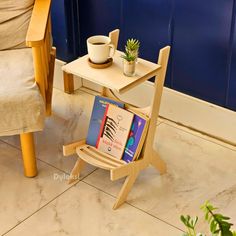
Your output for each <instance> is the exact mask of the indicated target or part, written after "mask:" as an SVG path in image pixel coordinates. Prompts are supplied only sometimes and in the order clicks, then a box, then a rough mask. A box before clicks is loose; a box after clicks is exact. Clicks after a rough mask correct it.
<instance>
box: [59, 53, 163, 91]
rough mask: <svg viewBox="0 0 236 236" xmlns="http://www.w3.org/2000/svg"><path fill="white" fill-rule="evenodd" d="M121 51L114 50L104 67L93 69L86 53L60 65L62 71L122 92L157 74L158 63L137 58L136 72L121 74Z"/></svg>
mask: <svg viewBox="0 0 236 236" xmlns="http://www.w3.org/2000/svg"><path fill="white" fill-rule="evenodd" d="M121 54H122V52H120V51H118V50H117V51H116V53H115V55H114V57H113V64H112V65H111V66H110V67H108V68H104V69H94V68H92V67H90V66H89V64H88V55H85V56H83V57H80V58H79V59H77V60H74V61H72V62H70V63H68V64H66V65H65V66H63V67H62V69H63V71H65V72H67V73H70V74H73V75H76V76H79V77H81V78H83V79H86V80H89V81H91V82H94V83H96V84H99V85H101V86H104V87H106V88H108V89H111V90H114V91H117V92H118V93H120V94H122V93H124V92H126V91H128V90H130V89H131V88H133V87H135V86H137V85H139V84H141V83H142V82H144V81H146V80H148V79H150V78H152V77H153V76H155V75H157V72H158V70H159V69H160V68H161V66H160V65H158V64H155V63H152V62H149V61H146V60H144V59H141V58H138V63H137V65H136V73H135V76H133V77H128V76H125V75H124V74H123V65H122V63H123V61H122V60H123V59H122V58H121V57H120V56H121Z"/></svg>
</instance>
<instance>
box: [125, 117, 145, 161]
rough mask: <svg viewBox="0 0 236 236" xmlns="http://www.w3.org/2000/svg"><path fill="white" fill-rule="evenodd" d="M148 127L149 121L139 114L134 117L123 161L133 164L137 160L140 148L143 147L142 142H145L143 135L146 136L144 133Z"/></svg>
mask: <svg viewBox="0 0 236 236" xmlns="http://www.w3.org/2000/svg"><path fill="white" fill-rule="evenodd" d="M146 125H147V120H145V119H144V118H142V117H140V116H139V115H137V114H135V115H134V119H133V123H132V126H131V129H130V133H129V137H128V140H127V143H126V146H125V151H124V154H123V156H122V160H124V161H126V162H131V161H133V160H135V159H136V157H137V154H138V152H139V149H140V146H142V145H143V141H142V140H144V137H143V135H145V134H144V133H145V127H146ZM142 138H143V139H142Z"/></svg>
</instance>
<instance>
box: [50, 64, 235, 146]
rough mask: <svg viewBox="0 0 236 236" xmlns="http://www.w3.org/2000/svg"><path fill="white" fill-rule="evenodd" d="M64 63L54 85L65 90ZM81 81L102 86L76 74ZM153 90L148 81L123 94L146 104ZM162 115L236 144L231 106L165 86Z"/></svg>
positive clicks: (134, 102)
mask: <svg viewBox="0 0 236 236" xmlns="http://www.w3.org/2000/svg"><path fill="white" fill-rule="evenodd" d="M63 64H64V63H63V62H61V61H58V60H57V61H56V68H55V70H56V71H55V79H54V81H55V82H54V87H56V88H58V89H61V90H63V77H62V72H61V66H62V65H63ZM81 84H83V85H84V86H86V87H92V88H93V89H94V90H98V91H99V90H100V89H101V87H99V86H97V85H95V84H93V83H91V82H86V81H85V80H83V82H82V81H81V80H80V79H79V78H75V89H77V88H79V87H80V86H81ZM137 94H138V96H137ZM152 94H153V83H151V82H149V81H147V82H145V83H143V84H141V85H139V86H137V87H136V88H134V89H132V90H131V91H129V92H127V93H125V94H124V95H122V96H120V97H121V98H122V100H124V101H127V102H129V103H132V104H135V105H137V106H141V107H142V106H147V105H148V104H149V103H150V101H151V98H152ZM160 116H162V117H164V118H166V119H169V120H172V121H174V122H177V123H180V124H183V125H184V126H187V127H190V128H193V129H196V130H199V131H200V132H204V133H207V134H209V135H211V136H214V137H217V138H219V139H222V140H225V141H226V142H229V143H232V144H235V145H236V112H233V111H231V110H228V109H225V108H222V107H220V106H216V105H214V104H211V103H208V102H205V101H203V100H200V99H197V98H194V97H191V96H188V95H185V94H183V93H180V92H177V91H175V90H172V89H169V88H166V87H165V88H164V91H163V96H162V103H161V109H160Z"/></svg>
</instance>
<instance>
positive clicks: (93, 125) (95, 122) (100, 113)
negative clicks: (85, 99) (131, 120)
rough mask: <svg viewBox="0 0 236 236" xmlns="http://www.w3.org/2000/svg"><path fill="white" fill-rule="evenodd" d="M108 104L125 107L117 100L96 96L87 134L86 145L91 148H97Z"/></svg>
mask: <svg viewBox="0 0 236 236" xmlns="http://www.w3.org/2000/svg"><path fill="white" fill-rule="evenodd" d="M107 104H114V105H116V106H119V107H124V103H123V102H118V101H115V100H112V99H110V98H106V97H102V96H96V97H95V100H94V104H93V111H92V115H91V118H90V124H89V129H88V134H87V139H86V143H87V144H89V145H91V146H94V147H95V146H96V142H97V139H98V135H99V131H100V126H101V123H102V119H103V117H104V113H105V110H106V106H107Z"/></svg>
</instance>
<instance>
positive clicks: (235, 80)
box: [226, 3, 236, 111]
mask: <svg viewBox="0 0 236 236" xmlns="http://www.w3.org/2000/svg"><path fill="white" fill-rule="evenodd" d="M233 12H234V18H233V26H232V40H231V50H232V51H231V52H232V54H231V58H230V59H231V60H230V73H229V83H228V96H227V104H226V107H228V108H230V109H232V110H234V111H236V3H235V4H234V9H233Z"/></svg>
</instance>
